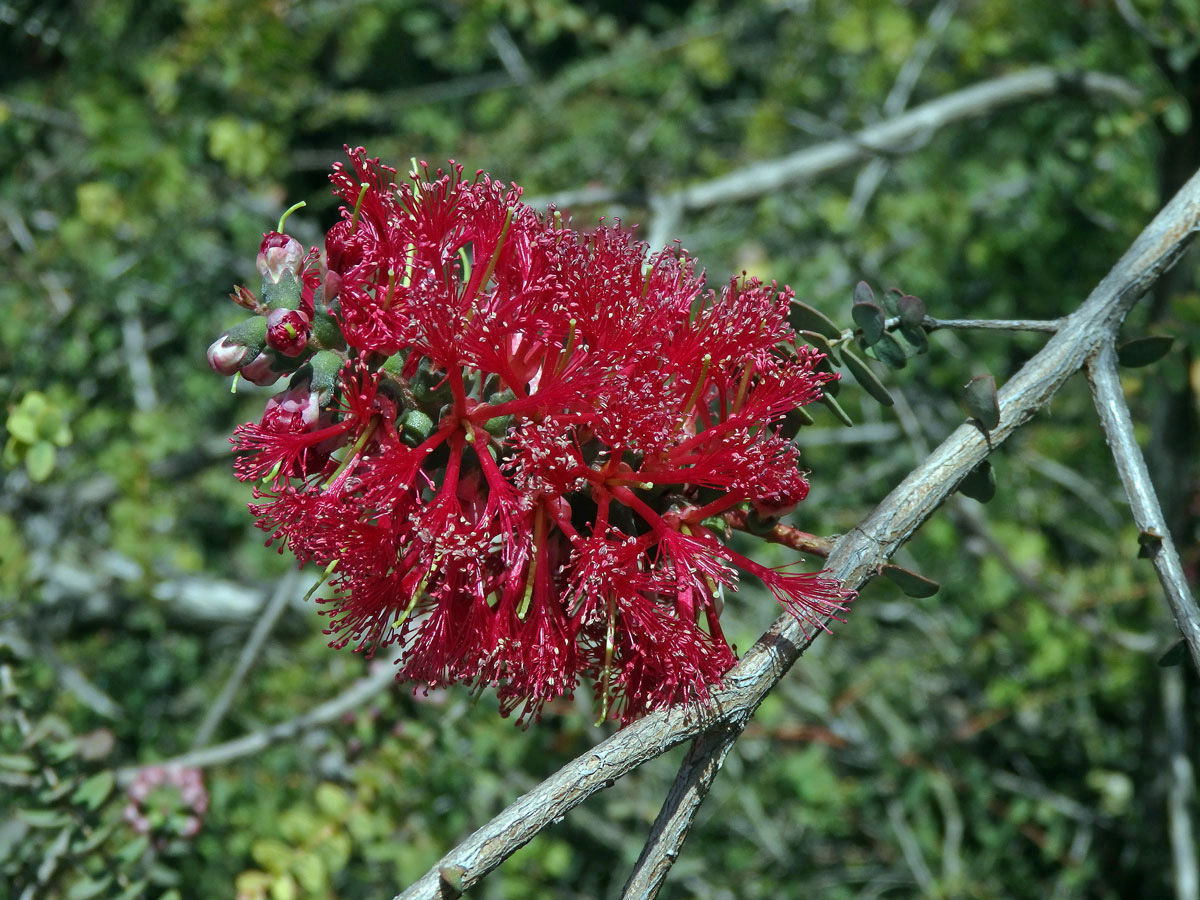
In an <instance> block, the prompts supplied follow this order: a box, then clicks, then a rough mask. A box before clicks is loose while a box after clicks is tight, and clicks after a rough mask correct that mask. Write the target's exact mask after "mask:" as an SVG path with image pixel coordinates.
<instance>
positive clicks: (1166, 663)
mask: <svg viewBox="0 0 1200 900" xmlns="http://www.w3.org/2000/svg"><path fill="white" fill-rule="evenodd" d="M1185 659H1187V641H1185V640H1184V639H1183V638H1180V639H1179V640H1177V641H1176V642H1175V643H1174V644H1172V645H1171V646H1170V647H1168V648H1167V650H1166V652H1165V653H1163V655H1162V656H1160V657H1159V658H1158V664H1159V665H1160V666H1162V667H1163V668H1164V669H1169V668H1170V667H1171V666H1177V665H1179V664H1180V663H1182V662H1183V661H1184V660H1185Z"/></svg>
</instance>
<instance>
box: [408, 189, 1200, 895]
mask: <svg viewBox="0 0 1200 900" xmlns="http://www.w3.org/2000/svg"><path fill="white" fill-rule="evenodd" d="M1198 227H1200V174H1197V175H1195V176H1193V177H1192V179H1191V180H1190V181H1188V183H1187V184H1186V185H1184V187H1183V188H1182V189H1181V190H1180V191H1179V193H1178V194H1177V195H1176V196H1175V198H1174V199H1173V200H1172V201H1171V202H1170V203H1169V204H1167V206H1166V207H1165V208H1164V209H1163V210H1162V211H1161V212H1160V213H1159V214H1158V215H1157V216H1156V217H1155V218H1154V220H1153V221H1152V222H1151V223H1150V224H1149V225H1148V226H1147V227H1146V229H1145V230H1144V231H1143V232H1142V234H1141V235H1140V236H1139V237H1138V238H1137V240H1136V241H1134V243H1133V245H1132V246H1131V247H1130V248H1129V250H1127V251H1126V252H1125V254H1124V255H1123V256H1122V257H1121V259H1120V260H1119V261H1118V262H1117V264H1116V266H1114V267H1113V269H1112V271H1111V272H1109V274H1108V275H1107V276H1106V277H1105V278H1104V280H1103V281H1101V282H1100V284H1099V285H1098V286H1097V287H1096V289H1095V290H1093V291H1092V293H1091V295H1090V296H1089V297H1088V299H1087V300H1086V301H1085V302H1084V303H1083V305H1082V306H1080V307H1079V309H1077V310H1076V311H1075V312H1074V313H1072V314H1071V315H1070V316H1069V317H1067V319H1066V320H1065V321H1064V323H1063V327H1062V328H1061V329H1060V330H1059V331H1058V332H1057V333H1056V334H1054V335H1053V336H1052V337H1051V338H1050V339H1049V340H1048V341H1047V342H1046V346H1045V347H1043V348H1042V350H1041V351H1040V352H1039V353H1037V354H1036V355H1035V356H1034V357H1033V358H1031V359H1030V360H1029V361H1028V362H1027V363H1026V364H1025V365H1024V366H1023V367H1022V368H1021V370H1020V371H1018V372H1017V374H1016V375H1015V376H1014V377H1013V378H1012V379H1011V380H1010V381H1009V382H1008V384H1006V385H1005V386H1004V388H1003V389H1002V390H1001V391H1000V396H999V400H1000V422H999V424H998V425H997V426H996V428H995V429H993V430H992V432H991V433H990V435H987V436H985V435H983V434H982V433H981V432H980V431H979V429H978V428H977V427H975V426H974V425H973V424H963V425H961V426H959V428H957V429H956V430H955V431H954V432H953V433H952V434H951V435H950V436H949V437H948V438H947V439H946V440H945V441H944V442H943V443H942V444H941V445H940V446H939V447H937V448H936V449H935V450H934V451H933V453H932V454H930V456H929V457H928V458H927V459H926V460H924V461H923V462H922V463H921V464H920V465H919V466H918V467H917V468H916V469H914V470H913V471H912V472H911V473H910V474H909V476H908V477H907V478H905V479H904V481H903V482H901V484H900V485H898V486H897V487H896V488H895V489H894V490H893V491H892V492H891V493H890V494H888V496H887V497H886V498H884V500H883V501H882V502H881V503H880V504H879V505H878V506H877V507H876V508H875V509H874V510H873V511H872V512H871V513H870V515H868V516H867V518H866V519H864V520H863V522H862V523H860V524H859V525H858V526H857V527H855V528H854V529H853V530H852V531H850V532H849V533H847V534H845V535H842V537H841V538H839V539H838V541H837V542H836V543H835V544H834V547H833V552H832V553H831V554H830V557H829V571H830V573H831V574H832V575H833V576H834V577H836V578H838V579H839V580H841V581H842V582H843V583H844V584H845V585H846V586H847V587H848V588H850V589H857V588H859V587H860V586H861V585H862V584H863V583H864V582H865V581H866V580H867V579H868V578H870V577H871V576H872V575H873V574H874V573H875V572H876V571H877V570H878V568H879V567H880V566H881V565H882V564H883V563H884V562H886V561H887V559H888V558H889V557H890V556H891V555H892V554H893V553H894V552H895V551H896V549H897V548H898V547H900V546H901V545H902V544H903V543H904V542H905V541H907V540H908V538H909V537H910V536H911V535H912V533H913V532H914V531H915V530H916V529H917V528H918V527H919V526H920V525H921V523H922V522H924V521H925V520H926V519H927V518H928V517H929V516H930V515H932V513H933V512H934V510H936V509H937V508H938V506H939V505H940V504H941V503H942V502H943V501H944V500H945V499H946V497H947V496H948V495H949V494H950V493H951V492H952V491H953V490H954V488H955V487H956V486H957V484H958V482H959V481H961V480H962V478H964V477H965V476H966V475H967V473H968V472H970V471H971V469H973V468H974V467H975V466H977V465H978V464H979V463H980V462H981V461H982V460H983V459H984V458H985V457H986V456H987V455H988V453H990V452H991V451H992V450H993V449H995V448H996V447H997V446H999V445H1000V444H1001V443H1003V441H1004V440H1006V439H1007V438H1008V436H1009V435H1010V434H1012V432H1013V431H1014V430H1015V429H1016V428H1017V427H1019V426H1020V425H1022V424H1024V423H1025V422H1026V421H1028V420H1029V419H1030V418H1032V417H1033V416H1034V414H1035V413H1036V412H1037V411H1038V410H1039V409H1041V408H1042V407H1043V406H1044V405H1045V404H1046V403H1047V402H1048V401H1049V399H1050V398H1051V397H1053V396H1054V394H1055V393H1056V392H1057V391H1058V389H1059V388H1060V387H1061V386H1062V385H1063V383H1064V382H1066V380H1067V379H1068V378H1069V377H1070V376H1071V375H1072V374H1073V373H1075V372H1077V371H1078V370H1079V369H1080V368H1082V367H1083V365H1084V363H1085V362H1086V361H1087V359H1088V358H1089V357H1090V356H1091V354H1092V353H1093V352H1094V351H1095V349H1096V348H1097V347H1098V346H1100V345H1101V344H1102V343H1104V342H1106V341H1109V340H1111V337H1112V335H1113V333H1114V332H1115V331H1116V329H1117V327H1118V326H1119V325H1120V323H1121V321H1122V320H1123V319H1124V317H1125V314H1126V313H1127V312H1128V310H1129V308H1130V307H1131V306H1132V305H1133V304H1134V303H1135V302H1137V300H1138V299H1139V298H1140V297H1141V296H1142V295H1143V294H1144V293H1145V292H1146V290H1147V289H1148V288H1149V287H1150V286H1151V285H1152V284H1153V283H1154V282H1155V281H1156V280H1157V279H1158V277H1159V276H1160V275H1161V274H1162V273H1163V272H1164V271H1165V270H1166V269H1167V268H1169V266H1170V265H1171V264H1172V263H1173V262H1174V261H1175V259H1176V258H1178V256H1179V254H1180V253H1181V252H1182V251H1183V248H1184V246H1185V245H1186V243H1187V241H1188V240H1189V239H1190V238H1191V236H1192V234H1193V233H1194V232H1195V231H1196V230H1197V228H1198ZM815 637H816V634H815V633H812V632H809V633H806V632H805V630H804V627H803V626H802V624H801V623H800V622H798V621H797V620H796V619H794V618H793V617H791V616H789V615H784V616H781V617H780V618H779V619H777V620H776V621H775V623H774V624H773V625H772V626H771V627H770V629H768V630H767V632H766V633H765V634H764V635H763V636H762V637H761V638H760V639H759V640H758V642H757V643H756V644H755V645H754V646H753V647H751V648H750V650H749V651H748V652H747V653H746V655H745V656H744V657H743V658H742V661H741V662H740V663H739V664H738V665H737V666H736V667H735V668H734V669H733V670H732V671H731V672H730V673H729V675H728V676H727V677H726V682H725V685H724V686H723V687H722V688H720V689H719V690H717V691H714V692H713V697H712V705H711V707H709V708H707V709H703V710H694V709H686V708H678V707H677V708H672V709H667V710H663V711H660V712H657V713H652V714H651V715H648V716H646V717H645V718H643V719H640V720H638V721H636V722H633V723H632V724H630V725H628V726H627V727H625V728H623V729H622V730H621V731H618V732H617V733H616V734H614V735H612V736H611V737H609V738H608V739H607V740H605V741H603V742H602V743H600V744H599V745H597V746H596V747H595V748H593V749H592V750H590V751H588V752H587V753H585V754H584V755H583V756H581V757H579V758H578V759H576V760H574V761H573V762H571V763H568V764H567V765H566V766H564V767H563V768H562V769H560V770H559V771H558V772H556V773H555V774H554V775H551V776H550V777H549V778H548V779H546V780H545V781H543V782H542V783H541V784H540V785H538V786H537V787H536V788H534V789H533V790H532V791H529V792H528V793H526V794H524V795H523V796H521V797H520V798H518V799H517V800H516V801H514V802H513V803H512V804H511V805H510V806H509V807H508V808H507V809H505V810H504V811H503V812H501V813H500V814H499V815H498V816H497V817H496V818H494V819H493V820H492V821H491V822H488V823H487V824H486V825H484V826H483V827H482V828H480V829H479V830H477V831H476V832H475V833H474V834H472V835H471V836H469V837H468V838H467V839H466V840H464V841H463V842H462V843H461V844H459V845H458V846H457V847H455V848H454V849H453V850H451V851H450V852H449V853H447V854H446V855H445V856H444V857H443V858H442V859H441V860H440V861H439V862H438V863H436V864H435V865H434V867H433V868H432V869H430V871H429V872H427V873H426V874H425V875H424V876H422V877H421V878H420V879H419V880H418V881H417V882H416V883H414V884H413V885H412V886H411V887H410V888H409V889H408V890H407V891H405V892H404V893H403V894H401V895H399V896H400V897H401V898H404V900H415V898H423V897H452V896H456V895H457V893H458V892H459V891H460V890H461V889H463V888H469V887H470V886H471V885H474V884H476V883H477V882H478V881H479V880H480V879H482V878H483V877H484V876H485V875H486V874H487V873H488V872H490V871H492V869H494V868H496V866H498V865H500V863H501V862H503V861H504V860H505V859H507V858H508V857H509V856H510V855H511V854H512V853H514V852H515V851H516V850H517V849H518V848H520V847H522V846H524V845H525V844H526V843H527V842H528V841H530V840H531V839H532V838H533V837H534V836H535V835H536V834H537V833H538V832H539V831H541V830H542V829H543V828H545V827H546V826H547V825H548V824H550V823H551V822H553V821H554V820H556V819H558V818H560V817H561V816H563V815H565V814H566V813H567V812H568V811H570V810H571V809H572V808H573V807H575V806H577V805H578V804H579V803H581V802H583V801H584V800H585V799H587V798H588V797H589V796H591V795H592V794H594V793H596V792H597V791H600V790H602V789H604V788H605V787H608V786H609V785H611V784H612V783H613V781H615V780H616V779H617V778H620V777H622V776H623V775H626V774H628V773H629V772H631V771H632V770H633V769H635V768H637V767H638V766H640V765H642V764H643V763H644V762H647V761H648V760H650V759H653V758H655V757H657V756H659V755H661V754H662V753H664V752H666V751H667V750H669V749H670V748H671V747H674V746H676V745H678V744H680V743H681V742H683V741H685V740H688V739H690V738H693V737H696V736H697V735H699V734H701V733H703V732H706V731H708V730H710V729H713V728H715V727H721V728H727V729H735V730H736V729H737V728H740V727H741V725H742V724H744V723H745V721H746V720H747V719H748V718H749V716H750V715H751V714H752V713H753V712H754V710H755V709H757V707H758V705H759V703H761V702H762V700H763V698H764V697H765V696H766V695H767V693H768V692H770V690H771V689H772V688H773V687H774V686H775V684H776V683H777V682H778V681H779V679H780V678H782V677H783V675H784V674H785V673H786V672H787V670H788V669H789V668H791V666H792V664H793V663H794V662H795V661H796V659H797V658H798V657H799V655H800V654H801V653H802V652H803V651H804V650H805V649H807V647H808V646H809V645H810V644H811V643H812V641H813V640H815ZM722 746H723V742H720V741H717V742H715V743H714V744H713V745H712V746H711V747H709V748H708V754H709V756H710V757H711V758H712V759H714V760H715V759H717V758H718V757H719V755H720V753H721V748H722ZM698 753H699V751H698ZM695 762H696V763H697V764H702V761H701V759H700V758H697V759H696V760H695ZM682 778H684V775H683V773H681V775H680V779H682ZM680 779H677V781H678V780H680ZM681 824H684V825H685V826H687V825H690V817H689V821H688V822H685V823H681ZM677 834H678V837H677V838H675V839H673V841H664V842H663V844H662V847H661V853H662V855H663V857H664V858H666V857H670V856H671V855H673V854H676V853H677V852H678V847H679V846H680V843H679V842H682V840H683V838H684V837H686V834H687V827H683V828H679V829H677ZM672 844H673V846H672ZM443 871H445V872H448V873H452V875H453V879H452V880H453V881H454V882H455V883H456V884H455V885H453V886H452V885H451V884H449V883H448V882H447V880H446V879H444V878H443V877H442V875H441V872H443ZM665 871H666V869H665V868H664V869H663V873H664V877H665Z"/></svg>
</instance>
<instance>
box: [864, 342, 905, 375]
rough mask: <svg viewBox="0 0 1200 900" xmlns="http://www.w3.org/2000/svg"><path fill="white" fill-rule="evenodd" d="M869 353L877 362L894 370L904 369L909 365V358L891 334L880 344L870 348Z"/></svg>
mask: <svg viewBox="0 0 1200 900" xmlns="http://www.w3.org/2000/svg"><path fill="white" fill-rule="evenodd" d="M868 352H869V353H870V354H871V355H872V356H874V357H875V358H876V359H877V360H879V361H880V362H881V363H883V364H884V365H885V366H888V367H889V368H892V369H903V368H904V367H905V366H906V365H908V357H907V356H905V354H904V351H903V350H901V349H900V345H899V344H897V343H896V339H895V338H893V337H892V336H891V335H890V334H885V335H883V336H882V337H881V338H880V339H879V343H877V344H875V345H873V346H872V347H870V348H869V350H868Z"/></svg>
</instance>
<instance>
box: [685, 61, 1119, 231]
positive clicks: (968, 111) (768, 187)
mask: <svg viewBox="0 0 1200 900" xmlns="http://www.w3.org/2000/svg"><path fill="white" fill-rule="evenodd" d="M1067 89H1074V90H1078V91H1081V92H1083V93H1085V94H1088V95H1089V96H1092V97H1096V98H1101V97H1103V98H1108V99H1114V100H1118V101H1120V102H1122V103H1127V104H1136V103H1139V102H1141V92H1140V91H1139V90H1138V89H1137V88H1136V87H1134V86H1133V85H1132V84H1131V83H1130V82H1128V81H1126V80H1125V79H1124V78H1119V77H1117V76H1114V75H1107V74H1103V73H1100V72H1084V73H1080V74H1071V73H1066V72H1060V71H1057V70H1055V69H1052V68H1049V67H1044V68H1043V67H1039V68H1032V69H1027V70H1025V71H1023V72H1014V73H1013V74H1011V75H1004V76H1002V77H1000V78H994V79H990V80H988V81H984V82H980V83H979V84H976V85H972V86H971V87H969V88H964V89H963V90H961V91H955V92H954V93H952V94H947V95H946V96H944V97H940V98H938V99H937V100H931V101H930V102H928V103H923V104H922V105H920V106H917V107H914V108H913V109H912V110H910V111H909V112H906V113H904V114H902V115H899V116H896V117H895V118H893V119H888V120H886V121H883V122H880V123H878V124H876V125H871V126H869V127H867V128H864V129H862V130H861V131H859V132H856V133H855V134H854V135H851V136H850V137H847V138H842V139H839V140H833V141H828V142H826V143H823V144H818V145H816V146H814V147H808V148H806V149H804V150H799V151H797V152H795V153H793V154H791V155H789V156H784V157H780V158H777V159H770V160H764V161H762V162H759V163H754V164H752V165H749V166H746V167H744V168H742V169H738V170H737V171H735V172H730V173H729V174H728V175H723V176H721V177H720V178H714V179H712V180H711V181H706V182H703V183H701V184H695V185H691V186H690V187H686V188H684V189H682V190H681V191H680V192H679V193H680V194H681V195H682V198H683V207H684V209H685V210H695V209H707V208H708V207H710V206H720V205H723V204H726V203H729V202H730V201H732V200H741V199H747V198H750V197H757V196H761V195H762V194H768V193H772V192H774V191H778V190H779V189H780V187H782V186H783V185H785V184H788V183H795V182H800V181H811V180H812V179H814V178H818V177H820V176H821V175H825V174H826V173H828V172H831V171H833V170H835V169H839V168H843V167H844V166H847V165H851V164H853V163H856V162H861V161H862V160H865V159H870V158H871V157H873V156H877V155H879V154H880V153H889V152H896V151H902V150H903V149H904V146H905V144H907V143H910V142H911V141H912V140H913V139H914V138H918V137H922V136H927V135H929V134H932V133H933V132H935V131H937V130H938V129H940V128H943V127H945V126H946V125H949V124H951V123H952V122H958V121H961V120H963V119H977V118H980V117H981V116H986V115H988V114H989V113H992V112H995V111H996V110H997V109H1000V108H1002V107H1005V106H1012V105H1014V104H1018V103H1025V102H1028V101H1030V100H1036V99H1040V98H1042V97H1049V96H1054V95H1057V94H1060V93H1062V92H1063V91H1064V90H1067Z"/></svg>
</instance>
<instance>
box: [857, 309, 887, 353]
mask: <svg viewBox="0 0 1200 900" xmlns="http://www.w3.org/2000/svg"><path fill="white" fill-rule="evenodd" d="M850 315H851V316H853V317H854V323H855V324H856V325H857V326H858V327H859V328H861V329H862V342H863V346H864V347H870V346H871V345H872V344H874V343H875V342H876V341H878V340H879V339H880V338H881V337H883V324H884V315H883V310H882V309H881V308H880V307H879V306H878V305H877V304H875V303H855V304H854V306H852V307H851V308H850Z"/></svg>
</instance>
